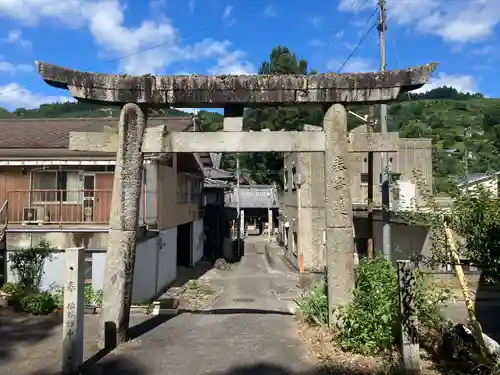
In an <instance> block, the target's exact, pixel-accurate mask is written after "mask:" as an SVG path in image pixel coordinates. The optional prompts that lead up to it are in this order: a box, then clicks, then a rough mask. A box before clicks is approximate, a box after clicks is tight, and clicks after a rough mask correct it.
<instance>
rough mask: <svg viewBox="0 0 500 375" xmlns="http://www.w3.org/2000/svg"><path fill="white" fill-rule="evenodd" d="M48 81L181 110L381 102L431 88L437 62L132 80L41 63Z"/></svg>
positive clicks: (78, 92) (95, 98)
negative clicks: (404, 66)
mask: <svg viewBox="0 0 500 375" xmlns="http://www.w3.org/2000/svg"><path fill="white" fill-rule="evenodd" d="M36 66H37V70H38V72H39V73H40V75H41V76H42V78H43V80H44V81H45V82H46V83H47V84H49V85H51V86H53V87H56V88H62V89H66V90H69V91H70V92H71V95H72V96H73V97H75V98H76V99H79V100H85V101H92V102H100V103H107V104H117V105H120V104H124V103H138V104H147V105H150V106H172V107H176V108H191V107H194V108H208V107H214V108H222V107H226V106H229V105H241V106H245V107H254V106H266V105H267V106H273V105H287V104H307V103H311V104H314V103H316V104H331V103H348V102H349V103H376V102H388V101H391V100H394V99H396V98H397V97H398V95H400V94H401V93H404V92H407V91H411V90H415V89H418V88H420V87H422V86H423V85H425V84H426V83H427V81H428V80H429V78H430V75H431V74H432V72H433V71H434V70H435V69H436V67H437V63H430V64H426V65H421V66H417V67H413V68H408V69H403V70H389V71H385V72H372V73H343V74H336V73H327V74H313V75H307V76H304V75H190V76H188V75H174V76H153V75H144V76H129V75H125V74H123V75H118V74H101V73H90V72H81V71H78V70H73V69H68V68H63V67H60V66H57V65H52V64H48V63H44V62H36Z"/></svg>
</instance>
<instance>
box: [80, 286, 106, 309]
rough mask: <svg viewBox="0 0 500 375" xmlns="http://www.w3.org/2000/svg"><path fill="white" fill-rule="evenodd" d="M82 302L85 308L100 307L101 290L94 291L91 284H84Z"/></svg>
mask: <svg viewBox="0 0 500 375" xmlns="http://www.w3.org/2000/svg"><path fill="white" fill-rule="evenodd" d="M84 300H85V306H101V305H102V290H100V289H99V290H95V289H94V288H93V287H92V284H85V294H84Z"/></svg>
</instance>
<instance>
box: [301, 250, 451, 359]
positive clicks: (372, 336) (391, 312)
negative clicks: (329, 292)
mask: <svg viewBox="0 0 500 375" xmlns="http://www.w3.org/2000/svg"><path fill="white" fill-rule="evenodd" d="M416 276H417V301H416V305H417V309H418V311H419V322H420V324H421V326H422V327H426V328H431V329H433V328H439V327H440V326H441V325H442V324H443V323H444V322H445V319H444V317H443V316H442V313H441V312H442V309H443V307H444V306H445V305H446V303H447V302H448V301H449V299H450V297H451V293H450V291H448V290H445V291H441V290H440V289H437V288H434V284H433V283H432V281H431V279H430V278H429V277H428V276H427V275H426V274H425V273H424V272H422V271H420V270H419V271H417V273H416ZM297 305H298V313H299V314H300V315H301V316H302V317H303V318H304V319H305V320H306V321H307V322H309V323H311V324H316V325H326V324H327V323H328V300H327V297H326V285H325V283H324V282H323V283H321V284H318V285H316V286H315V287H314V288H313V289H312V290H311V291H310V292H309V293H307V294H304V295H302V296H301V297H300V298H299V299H298V300H297ZM337 312H338V313H339V317H340V320H341V323H342V324H341V325H340V327H339V329H338V331H337V332H335V340H336V341H337V343H338V344H339V346H340V347H341V348H342V349H343V350H346V351H351V352H356V353H361V354H364V355H375V354H379V353H381V352H384V351H386V350H389V349H391V348H392V347H393V346H394V344H395V343H396V342H397V340H398V318H399V298H398V286H397V271H396V267H395V266H394V265H393V264H392V263H391V262H388V261H386V260H384V259H372V260H362V261H361V262H360V264H359V266H358V268H357V269H356V280H355V289H354V298H353V300H352V302H351V303H349V304H348V305H346V306H344V307H342V308H339V309H338V311H337Z"/></svg>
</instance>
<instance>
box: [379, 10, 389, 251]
mask: <svg viewBox="0 0 500 375" xmlns="http://www.w3.org/2000/svg"><path fill="white" fill-rule="evenodd" d="M385 5H386V0H379V1H378V8H379V24H378V32H379V37H380V71H381V72H383V71H385V69H386V54H385V33H386V30H387V24H386V21H387V19H386V9H385ZM379 115H380V132H381V133H382V136H387V133H388V132H387V104H381V105H380V109H379ZM382 168H383V170H382V219H383V229H382V246H383V253H384V258H385V259H387V260H390V259H391V212H390V196H389V188H390V187H389V184H390V176H391V172H390V165H389V154H388V153H387V152H383V153H382Z"/></svg>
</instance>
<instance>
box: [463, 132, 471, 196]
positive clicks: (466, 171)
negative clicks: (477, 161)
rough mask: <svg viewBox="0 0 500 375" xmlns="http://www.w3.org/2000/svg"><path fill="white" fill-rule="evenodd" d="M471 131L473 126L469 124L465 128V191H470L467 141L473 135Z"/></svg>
mask: <svg viewBox="0 0 500 375" xmlns="http://www.w3.org/2000/svg"><path fill="white" fill-rule="evenodd" d="M470 131H471V126H470V125H469V126H467V127H466V128H465V134H464V135H465V137H464V138H465V139H464V153H465V155H464V156H465V158H464V167H465V191H466V192H467V193H468V192H469V184H468V182H469V149H468V148H467V141H468V139H469V137H470V136H471V134H470Z"/></svg>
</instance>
